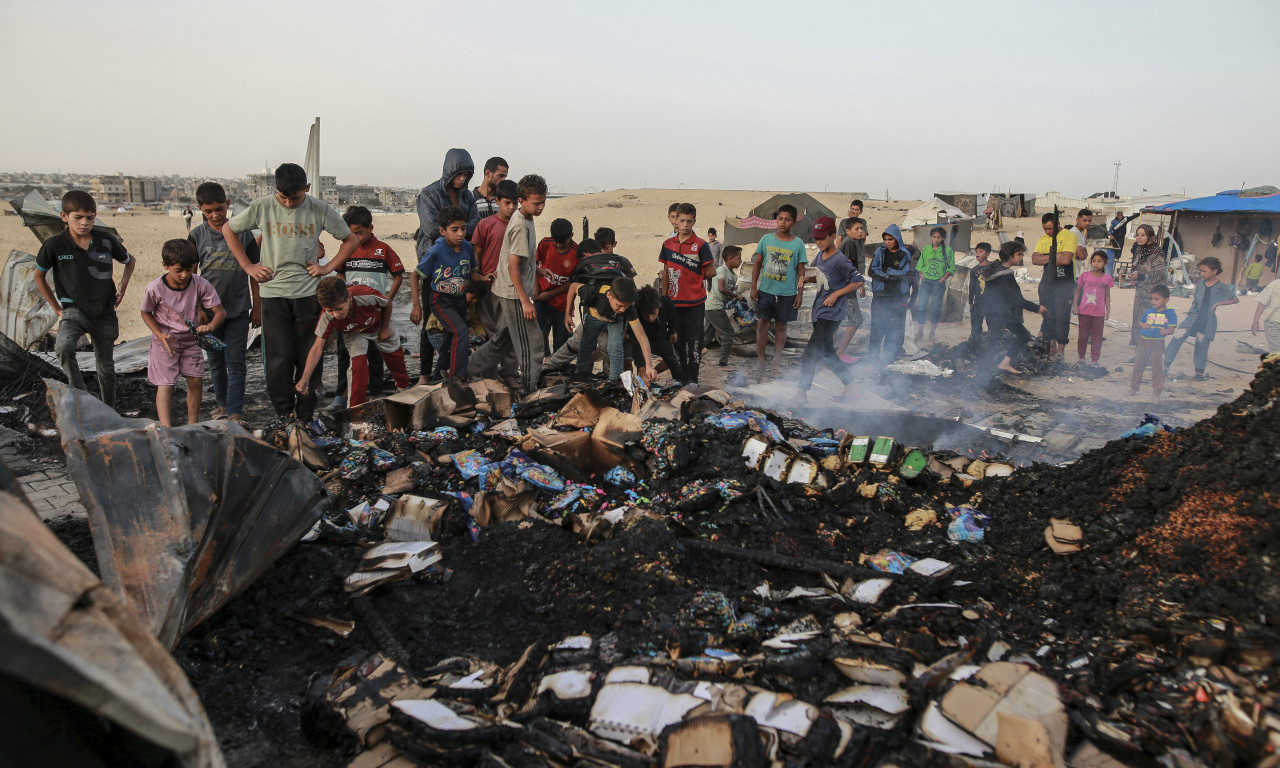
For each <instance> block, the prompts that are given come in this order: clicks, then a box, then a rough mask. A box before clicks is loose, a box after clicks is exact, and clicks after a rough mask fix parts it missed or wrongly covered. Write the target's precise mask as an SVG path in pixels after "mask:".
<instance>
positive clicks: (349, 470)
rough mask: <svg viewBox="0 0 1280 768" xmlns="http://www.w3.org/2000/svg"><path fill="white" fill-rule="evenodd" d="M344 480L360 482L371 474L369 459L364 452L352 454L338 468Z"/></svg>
mask: <svg viewBox="0 0 1280 768" xmlns="http://www.w3.org/2000/svg"><path fill="white" fill-rule="evenodd" d="M338 472H339V474H341V475H342V479H344V480H359V479H360V478H362V477H364V476H365V475H367V474H368V473H369V457H368V456H367V455H366V454H365V453H364V452H363V451H358V452H354V453H350V454H348V455H347V457H346V458H345V459H343V460H342V464H340V465H339V467H338Z"/></svg>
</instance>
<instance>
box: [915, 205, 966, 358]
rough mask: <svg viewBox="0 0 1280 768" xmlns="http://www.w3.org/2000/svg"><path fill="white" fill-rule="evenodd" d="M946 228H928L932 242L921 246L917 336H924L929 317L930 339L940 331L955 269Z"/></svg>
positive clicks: (918, 269)
mask: <svg viewBox="0 0 1280 768" xmlns="http://www.w3.org/2000/svg"><path fill="white" fill-rule="evenodd" d="M946 238H947V231H946V230H945V229H943V228H942V227H934V228H933V229H931V230H929V245H928V246H926V247H924V248H922V249H921V250H920V259H919V261H918V262H917V265H916V271H917V272H919V273H920V295H919V298H918V299H917V300H916V308H915V320H916V338H917V339H921V338H924V321H925V320H928V321H929V341H933V340H934V337H935V336H936V335H937V333H938V322H939V321H940V320H941V319H942V303H943V300H945V299H946V297H947V281H948V280H950V279H951V276H952V275H954V274H955V273H956V252H955V251H953V250H952V249H951V248H948V247H947V245H946V243H945V240H946Z"/></svg>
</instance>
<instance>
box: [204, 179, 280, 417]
mask: <svg viewBox="0 0 1280 768" xmlns="http://www.w3.org/2000/svg"><path fill="white" fill-rule="evenodd" d="M196 205H197V206H199V208H200V213H201V214H203V216H204V222H203V223H201V224H200V225H198V226H197V227H196V228H195V229H192V230H191V232H190V233H189V234H188V235H187V240H189V241H190V242H191V244H192V245H193V246H195V249H196V254H197V255H198V256H199V259H200V276H201V277H203V278H204V279H205V280H208V281H209V282H210V283H212V284H213V287H214V289H215V290H217V292H218V299H219V301H220V302H221V304H222V309H223V311H224V312H226V314H227V319H226V321H224V322H223V323H222V325H220V326H218V328H217V329H215V330H213V331H212V333H213V335H214V336H215V337H217V338H219V339H221V340H222V343H223V344H225V345H226V348H225V349H221V350H216V349H208V350H205V356H206V357H207V358H208V362H209V378H210V379H212V380H213V398H214V400H215V401H216V402H217V403H218V405H217V407H216V408H214V409H213V414H212V416H213V418H215V419H217V418H222V417H226V418H229V419H232V420H234V421H242V420H243V416H242V415H241V412H242V411H243V410H244V381H245V375H246V369H245V362H244V361H245V350H246V348H247V347H248V343H249V328H251V327H253V328H257V327H258V326H260V325H262V316H261V307H260V306H259V305H260V303H261V302H260V299H259V298H258V283H257V281H256V280H254V279H253V278H251V277H248V276H247V275H245V273H244V270H243V269H240V265H239V264H238V263H236V259H235V257H234V256H232V255H231V249H230V247H228V246H227V241H226V238H225V237H223V235H222V227H223V225H225V224H226V223H227V192H226V190H225V189H223V188H222V185H221V184H219V183H217V182H214V181H206V182H205V183H203V184H201V185H200V186H199V187H196ZM238 239H239V241H240V247H241V248H242V249H244V252H245V255H246V256H247V257H248V258H249V262H250V263H251V264H257V263H258V261H259V257H258V241H257V239H256V238H254V236H253V233H252V232H241V233H240V234H239V236H238Z"/></svg>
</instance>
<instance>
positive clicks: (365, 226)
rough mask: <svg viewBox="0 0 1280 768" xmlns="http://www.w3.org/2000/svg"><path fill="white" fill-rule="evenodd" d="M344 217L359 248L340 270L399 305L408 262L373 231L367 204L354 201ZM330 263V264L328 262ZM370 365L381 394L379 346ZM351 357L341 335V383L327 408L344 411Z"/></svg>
mask: <svg viewBox="0 0 1280 768" xmlns="http://www.w3.org/2000/svg"><path fill="white" fill-rule="evenodd" d="M342 220H343V221H345V222H346V223H347V227H348V228H350V229H351V234H353V235H355V236H356V243H357V245H356V249H355V250H354V251H352V252H351V255H350V256H349V257H347V260H346V261H345V262H343V263H342V264H341V265H340V266H339V267H338V269H337V270H336V272H337V273H338V274H339V275H341V276H342V278H343V279H344V280H346V281H347V284H348V285H367V286H369V287H370V288H372V289H374V290H375V291H377V292H378V293H381V294H382V295H383V296H386V297H387V306H395V303H396V294H398V293H399V292H400V286H401V284H402V283H403V282H404V264H402V263H401V262H400V256H399V254H397V253H396V252H395V250H394V249H393V248H392V247H391V246H389V245H387V244H386V243H384V242H382V241H381V240H379V239H378V238H377V236H376V235H374V234H373V213H372V212H371V211H370V210H369V209H368V208H365V207H364V206H363V205H352V206H350V207H348V208H347V210H346V212H345V213H343V214H342ZM326 266H328V265H326ZM367 359H368V366H369V386H368V392H369V393H370V394H373V395H377V394H378V393H380V392H381V391H382V385H383V369H382V355H381V354H380V353H379V352H378V350H377V349H371V350H369V353H368V355H367ZM350 365H351V358H350V356H349V355H348V354H347V345H346V344H345V343H344V341H343V339H342V338H339V339H338V386H337V393H338V394H337V396H336V397H334V398H333V402H332V403H330V404H329V407H328V408H327V409H326V410H330V411H340V410H342V409H343V408H346V407H347V397H346V395H345V394H344V393H345V392H346V391H347V389H348V384H349V382H348V381H347V368H348V367H350Z"/></svg>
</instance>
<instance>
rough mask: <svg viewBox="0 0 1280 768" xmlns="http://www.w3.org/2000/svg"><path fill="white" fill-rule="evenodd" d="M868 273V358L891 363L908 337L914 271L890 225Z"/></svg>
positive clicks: (895, 229)
mask: <svg viewBox="0 0 1280 768" xmlns="http://www.w3.org/2000/svg"><path fill="white" fill-rule="evenodd" d="M882 239H883V241H884V245H881V246H880V247H879V248H876V252H875V255H874V256H872V257H871V266H870V267H868V268H867V273H868V274H869V275H870V276H871V296H872V298H871V337H870V340H869V347H868V349H867V356H868V358H870V359H871V360H873V361H879V362H881V363H882V364H884V365H888V364H889V363H892V362H893V360H894V358H895V357H896V356H897V354H898V348H899V347H901V346H902V341H903V339H904V338H905V337H906V335H907V309H908V308H910V306H911V302H912V299H913V295H912V293H913V288H914V286H915V278H916V270H915V267H914V266H913V264H912V260H911V254H910V253H909V252H908V251H907V249H906V248H905V247H904V246H903V243H902V232H901V230H899V229H898V226H897V225H896V224H890V225H889V226H888V227H886V228H885V230H884V235H882Z"/></svg>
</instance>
